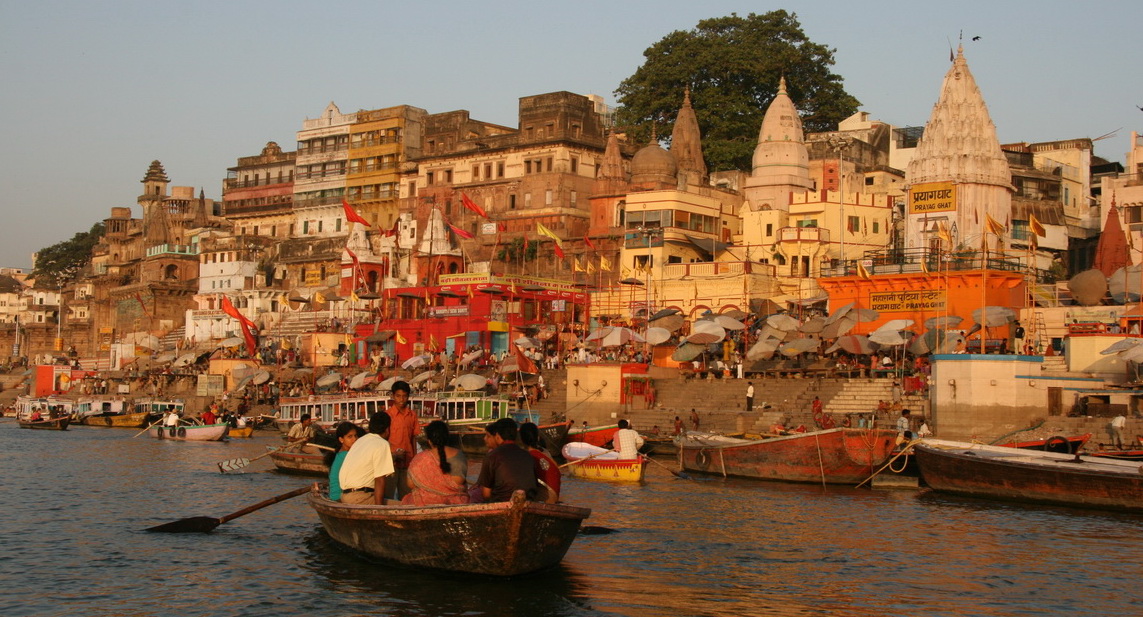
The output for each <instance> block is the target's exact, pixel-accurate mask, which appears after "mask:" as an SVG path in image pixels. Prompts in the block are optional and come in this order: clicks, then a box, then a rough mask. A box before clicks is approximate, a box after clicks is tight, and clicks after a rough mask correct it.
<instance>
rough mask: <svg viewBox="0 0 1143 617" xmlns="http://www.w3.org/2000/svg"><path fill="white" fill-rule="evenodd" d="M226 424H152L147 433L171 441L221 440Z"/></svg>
mask: <svg viewBox="0 0 1143 617" xmlns="http://www.w3.org/2000/svg"><path fill="white" fill-rule="evenodd" d="M229 428H230V426H229V425H228V424H224V423H222V424H189V425H179V426H152V427H151V428H149V429H147V433H148V434H149V435H150V436H151V437H155V438H156V439H169V440H173V441H222V440H223V439H224V438H225V437H226V431H227V429H229Z"/></svg>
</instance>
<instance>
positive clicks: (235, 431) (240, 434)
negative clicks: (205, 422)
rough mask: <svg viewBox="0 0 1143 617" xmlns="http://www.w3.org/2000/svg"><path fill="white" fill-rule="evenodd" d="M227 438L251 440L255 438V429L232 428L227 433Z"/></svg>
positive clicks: (249, 427) (248, 427)
mask: <svg viewBox="0 0 1143 617" xmlns="http://www.w3.org/2000/svg"><path fill="white" fill-rule="evenodd" d="M226 436H227V437H230V438H231V439H234V438H236V437H237V438H241V439H249V438H252V437H254V427H253V426H244V427H242V428H234V427H233V426H232V427H230V430H229V431H227V432H226Z"/></svg>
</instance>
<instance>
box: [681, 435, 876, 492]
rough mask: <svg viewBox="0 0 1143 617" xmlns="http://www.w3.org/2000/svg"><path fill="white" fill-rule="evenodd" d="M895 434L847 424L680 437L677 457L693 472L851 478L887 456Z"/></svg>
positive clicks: (787, 479)
mask: <svg viewBox="0 0 1143 617" xmlns="http://www.w3.org/2000/svg"><path fill="white" fill-rule="evenodd" d="M896 439H897V432H896V431H890V430H880V429H874V430H868V429H851V428H835V429H829V430H825V431H816V432H813V433H799V434H794V435H787V436H784V437H774V438H772V439H763V440H745V439H743V440H731V439H730V438H722V439H720V440H717V441H712V442H710V443H706V442H703V441H702V440H701V439H686V440H683V441H681V442H680V446H679V459H680V461H681V463H682V467H683V469H685V470H687V471H695V472H698V473H710V474H720V475H726V476H738V477H743V478H754V479H759V480H779V481H783V482H814V483H818V482H825V483H827V484H857V483H859V482H861V481H862V480H865V479H866V478H868V477H869V476H871V475H873V473H874V472H875V471H876V470H877V468H878V467H879V466H880V465H881V464H882V463H884V462H885V461H886V460H888V458H889V457H890V456H892V453H893V449H894V447H895V446H896Z"/></svg>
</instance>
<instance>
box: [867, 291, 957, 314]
mask: <svg viewBox="0 0 1143 617" xmlns="http://www.w3.org/2000/svg"><path fill="white" fill-rule="evenodd" d="M946 302H947V296H946V295H945V290H943V289H923V290H916V291H878V292H872V293H870V294H869V308H871V309H873V310H875V311H878V312H880V313H886V312H888V313H892V312H901V311H942V310H944V308H945V304H946Z"/></svg>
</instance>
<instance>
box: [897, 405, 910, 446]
mask: <svg viewBox="0 0 1143 617" xmlns="http://www.w3.org/2000/svg"><path fill="white" fill-rule="evenodd" d="M911 413H912V412H911V411H910V410H909V409H902V410H901V417H899V418H897V442H898V443H901V442H902V440H903V441H909V440H911V439H912V438H913V431H912V427H911V423H912V418H911V417H910V414H911Z"/></svg>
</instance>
